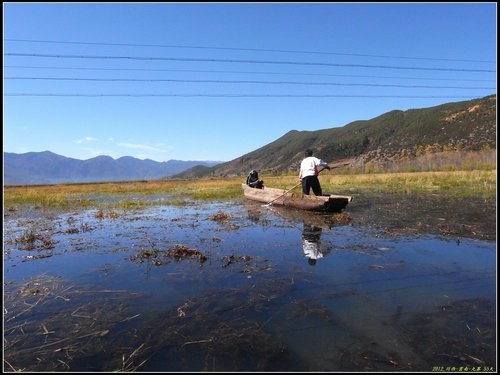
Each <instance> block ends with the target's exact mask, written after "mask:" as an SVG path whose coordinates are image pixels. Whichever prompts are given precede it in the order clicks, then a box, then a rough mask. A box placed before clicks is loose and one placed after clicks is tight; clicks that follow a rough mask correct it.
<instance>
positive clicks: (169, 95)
mask: <svg viewBox="0 0 500 375" xmlns="http://www.w3.org/2000/svg"><path fill="white" fill-rule="evenodd" d="M4 96H46V97H180V98H193V97H205V98H407V99H408V98H411V99H469V100H470V96H459V95H436V96H434V95H345V94H338V95H337V94H324V95H323V94H317V95H316V94H303V95H302V94H74V93H67V94H56V93H4Z"/></svg>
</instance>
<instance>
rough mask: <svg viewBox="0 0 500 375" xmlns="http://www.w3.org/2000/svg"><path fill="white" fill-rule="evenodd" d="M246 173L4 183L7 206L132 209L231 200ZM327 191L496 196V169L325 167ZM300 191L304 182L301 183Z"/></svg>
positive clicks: (288, 179)
mask: <svg viewBox="0 0 500 375" xmlns="http://www.w3.org/2000/svg"><path fill="white" fill-rule="evenodd" d="M261 178H263V180H264V181H265V185H266V186H269V187H277V188H283V189H290V188H292V187H293V186H295V185H297V184H298V182H299V181H298V179H297V175H295V174H293V175H292V174H286V175H280V176H274V175H265V174H263V175H262V176H261ZM243 181H244V177H242V176H236V177H227V178H207V179H192V180H184V179H168V180H151V181H133V182H110V183H85V184H59V185H32V186H4V207H5V208H6V209H7V210H10V209H12V207H16V206H20V205H28V206H34V207H37V208H53V209H75V208H98V209H99V208H101V209H102V208H106V209H124V210H131V209H136V208H144V207H146V206H151V205H176V206H179V205H189V204H193V202H198V201H217V200H231V199H237V198H240V197H241V196H242V191H241V183H242V182H243ZM320 181H321V185H322V187H323V190H324V191H325V192H330V193H335V194H349V193H351V192H359V191H372V192H377V193H408V192H435V193H443V194H447V195H457V196H479V197H486V198H493V197H495V196H496V170H489V171H486V170H480V171H479V170H478V171H440V172H405V173H374V174H342V171H339V170H332V171H324V172H322V174H321V175H320ZM296 191H297V192H300V186H297V187H296Z"/></svg>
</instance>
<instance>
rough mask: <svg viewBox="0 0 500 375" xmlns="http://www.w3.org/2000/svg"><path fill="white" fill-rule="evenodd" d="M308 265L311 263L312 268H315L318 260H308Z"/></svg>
mask: <svg viewBox="0 0 500 375" xmlns="http://www.w3.org/2000/svg"><path fill="white" fill-rule="evenodd" d="M307 263H309V265H310V266H315V265H316V259H312V258H307Z"/></svg>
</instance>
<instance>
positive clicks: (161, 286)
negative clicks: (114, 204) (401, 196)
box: [4, 197, 497, 372]
mask: <svg viewBox="0 0 500 375" xmlns="http://www.w3.org/2000/svg"><path fill="white" fill-rule="evenodd" d="M413 198H414V197H413ZM419 202H422V207H428V208H429V209H428V211H429V212H432V213H434V216H435V217H436V218H435V220H439V218H441V217H442V216H443V217H444V215H441V214H443V213H444V212H445V211H437V212H436V206H434V205H430V206H429V205H427V206H425V204H426V202H427V201H426V200H421V201H419ZM382 203H384V201H381V202H380V204H382ZM399 203H400V202H399V201H398V204H399ZM432 203H433V204H434V203H435V202H434V201H432ZM371 205H372V202H371V201H370V205H369V206H368V207H366V209H364V210H362V209H361V208H362V207H360V208H358V211H357V212H356V211H354V207H358V206H353V207H352V208H351V209H352V211H354V214H353V216H352V217H353V225H350V224H349V222H348V221H347V219H348V216H347V214H343V213H342V214H328V215H319V214H313V213H306V212H296V211H294V210H289V209H286V208H283V209H280V208H278V207H272V206H270V207H267V206H264V205H263V204H259V203H257V202H255V204H253V205H250V204H248V205H247V204H246V203H245V206H244V207H242V206H241V205H239V204H234V202H229V203H216V204H204V205H196V206H182V207H171V206H165V207H154V208H149V207H148V208H146V209H141V210H133V211H127V212H125V213H123V214H121V213H120V215H109V217H104V218H97V217H96V216H95V211H93V210H89V211H82V212H80V213H69V214H59V215H57V216H56V215H55V214H54V213H53V212H50V213H45V214H44V215H40V214H37V217H36V219H37V220H33V217H24V216H20V217H19V218H18V219H15V218H13V217H9V218H7V220H5V221H4V232H5V234H4V255H7V256H4V270H5V273H6V274H5V276H6V277H5V280H4V289H6V291H4V302H5V308H4V323H5V327H4V333H5V340H4V352H5V359H4V363H5V364H6V366H7V367H8V370H11V371H12V372H17V371H20V370H24V371H25V372H26V371H29V372H56V371H59V372H61V371H65V372H66V371H71V372H80V371H81V372H95V371H104V372H125V371H127V372H131V371H144V372H202V371H203V372H207V371H218V372H240V371H241V372H255V371H259V372H272V371H280V372H287V371H294V372H305V371H309V372H311V371H313V372H340V371H343V372H360V371H365V372H366V371H372V372H374V371H379V372H395V371H403V372H429V371H431V370H432V371H434V372H435V371H448V370H447V369H452V368H455V369H457V371H459V370H458V369H460V368H463V369H465V368H468V369H469V370H472V371H482V372H484V371H485V370H486V371H488V372H489V371H491V372H494V370H495V363H496V334H495V332H496V329H495V328H496V314H495V313H496V309H495V307H496V285H497V284H496V280H495V276H496V267H495V266H496V262H495V259H496V258H495V257H496V254H497V251H496V243H495V242H494V241H477V240H469V239H467V238H463V237H460V245H458V242H456V241H453V240H454V239H458V238H457V236H452V235H451V234H447V235H446V237H444V238H443V237H435V236H431V235H429V236H412V237H406V236H405V235H399V234H398V233H399V232H400V231H399V227H398V226H395V225H394V224H393V223H392V221H391V220H389V218H392V217H393V216H391V214H392V212H391V210H386V211H384V212H383V214H380V213H379V211H378V210H377V215H374V214H373V212H374V210H373V209H372V206H371ZM472 208H474V206H472V207H470V206H469V207H468V209H469V210H471V209H472ZM352 211H351V212H352ZM407 212H408V210H407ZM221 213H223V214H225V215H221ZM436 214H439V216H437V215H436ZM373 216H376V218H377V219H378V220H379V221H380V226H381V227H384V228H388V229H392V231H391V232H390V233H386V232H378V231H376V232H375V233H374V232H373V230H372V229H371V228H367V227H365V226H364V225H360V224H359V221H360V218H361V219H363V218H365V217H373ZM407 216H408V217H410V216H411V218H412V219H413V216H412V215H407ZM214 217H223V218H227V220H214ZM397 219H399V218H397ZM363 220H364V219H363ZM363 220H362V222H363V223H364V221H363ZM373 220H375V219H373ZM408 220H409V219H408ZM440 221H442V220H440ZM486 221H487V222H489V220H486ZM346 223H347V224H346ZM405 223H407V222H405ZM430 223H432V222H430ZM397 224H400V223H399V222H398V223H397ZM458 224H460V225H461V223H458ZM458 224H457V225H458ZM429 225H431V224H429ZM416 226H417V225H416V224H415V225H414V226H412V228H414V227H416ZM454 227H455V226H451V224H450V226H449V227H443V228H444V229H447V228H454ZM332 228H334V230H332ZM423 233H425V232H423ZM446 233H450V232H448V231H447V232H446ZM397 234H398V235H397ZM49 235H50V240H51V241H50V242H49V241H48V240H45V241H42V240H41V238H43V239H46V238H48V236H49ZM302 241H304V242H302ZM301 244H305V247H303V248H301V247H300V246H301ZM333 244H334V246H333ZM48 245H50V246H54V247H53V248H51V249H50V251H51V254H53V256H50V257H47V256H45V255H46V250H47V249H46V247H48ZM172 248H174V249H182V250H184V251H183V253H185V255H189V254H193V253H194V254H198V252H199V253H201V254H203V255H204V256H206V257H207V258H208V259H207V261H205V262H202V263H200V262H199V261H198V260H197V259H192V258H190V257H188V258H186V257H179V259H175V260H174V259H171V256H169V254H170V250H171V249H172ZM330 249H335V251H333V250H330ZM189 250H192V251H189ZM303 250H304V251H303ZM304 254H305V255H304ZM326 254H328V255H327V256H326ZM304 256H306V257H307V258H308V259H310V260H311V262H315V261H317V259H319V258H321V260H320V262H321V264H320V265H318V267H312V268H311V267H310V266H309V265H308V264H307V262H306V261H305V259H304ZM374 262H376V264H374ZM41 271H42V272H43V273H42V274H40V272H41ZM145 274H146V275H147V277H146V278H145V277H144V275H145Z"/></svg>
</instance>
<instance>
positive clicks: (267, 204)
mask: <svg viewBox="0 0 500 375" xmlns="http://www.w3.org/2000/svg"><path fill="white" fill-rule="evenodd" d="M300 185H302V181H300V182H299V183H298V184H297V185H295V186H294V187H293V188H291V189H289V190H287V191H285V192H284V193H283V194H281V195H280V196H279V197H278V198H275V199H273V200H272V201H271V202H269V203H266V204H264V205H263V207H269V206H270V205H271V204H272V203H273V202H274V201H277V200H278V199H280V198H281V197H282V196H283V195H285V194H286V193H289V192H291V191H292V190H293V189H295V188H296V187H297V186H300Z"/></svg>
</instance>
